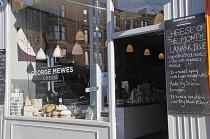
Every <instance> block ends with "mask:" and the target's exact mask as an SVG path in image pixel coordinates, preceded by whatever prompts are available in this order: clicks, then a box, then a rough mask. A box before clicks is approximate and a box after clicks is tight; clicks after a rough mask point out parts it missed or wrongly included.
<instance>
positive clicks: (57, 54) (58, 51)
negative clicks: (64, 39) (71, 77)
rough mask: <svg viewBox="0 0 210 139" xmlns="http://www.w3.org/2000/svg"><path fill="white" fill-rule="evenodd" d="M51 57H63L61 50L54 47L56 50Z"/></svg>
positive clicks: (58, 47)
mask: <svg viewBox="0 0 210 139" xmlns="http://www.w3.org/2000/svg"><path fill="white" fill-rule="evenodd" d="M53 57H57V58H61V57H63V52H62V50H61V48H60V46H59V45H57V46H56V48H55V50H54V52H53Z"/></svg>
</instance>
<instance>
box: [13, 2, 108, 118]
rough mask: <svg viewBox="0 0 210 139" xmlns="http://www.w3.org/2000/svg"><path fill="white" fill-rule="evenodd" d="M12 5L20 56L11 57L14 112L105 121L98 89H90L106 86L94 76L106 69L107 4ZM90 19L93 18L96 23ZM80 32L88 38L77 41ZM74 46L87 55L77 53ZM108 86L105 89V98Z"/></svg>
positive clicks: (15, 44) (15, 113)
mask: <svg viewBox="0 0 210 139" xmlns="http://www.w3.org/2000/svg"><path fill="white" fill-rule="evenodd" d="M93 5H94V3H93ZM95 7H100V8H95ZM12 8H13V9H12V10H13V15H12V17H11V21H12V24H11V25H14V26H12V37H11V38H14V39H12V40H11V44H12V46H14V47H11V49H12V50H11V53H12V54H13V55H17V56H13V57H12V58H11V68H12V69H16V70H15V71H13V72H12V73H11V74H12V75H11V101H10V114H11V115H19V116H20V115H21V116H37V117H54V118H78V119H85V118H86V119H95V120H101V119H100V118H99V119H96V117H97V116H96V112H95V110H96V108H97V105H96V103H95V102H96V99H95V98H97V97H95V96H94V95H95V94H97V93H95V94H94V93H90V91H88V88H89V87H95V86H97V87H99V88H100V87H101V88H102V87H104V86H103V82H102V81H100V82H99V81H98V82H99V83H97V84H96V80H95V79H96V76H98V75H97V74H102V73H104V72H107V60H106V58H105V56H106V54H107V53H106V48H104V43H105V42H104V41H105V40H107V39H106V22H105V21H103V20H104V19H106V10H105V3H99V5H94V6H89V2H87V1H83V0H77V1H68V0H48V1H45V0H39V1H31V2H30V3H29V2H28V1H21V2H20V1H19V0H13V1H12ZM40 16H41V17H40ZM89 17H94V18H93V19H92V18H90V19H91V22H90V21H89ZM90 23H92V24H90ZM96 27H97V28H96ZM78 31H81V32H82V33H83V34H84V38H83V39H79V40H77V39H76V34H77V32H78ZM75 44H78V45H77V46H80V47H79V50H80V51H82V54H78V53H77V54H74V53H72V50H73V48H74V47H75ZM57 48H58V49H57ZM41 50H42V51H41ZM55 50H58V51H55ZM75 51H77V52H78V48H77V50H75ZM39 52H42V53H39ZM55 52H56V56H57V57H55ZM38 54H40V55H38ZM43 55H44V56H43ZM37 57H38V58H37ZM40 57H41V58H43V57H44V58H43V59H40ZM16 65H19V66H18V67H16ZM96 67H97V70H98V71H97V72H96ZM98 68H99V69H100V70H99V69H98ZM26 69H27V70H26ZM26 71H27V72H26ZM99 71H100V72H99ZM98 84H99V85H98ZM106 87H107V86H106ZM107 90H108V89H104V90H103V92H101V93H102V94H104V97H103V98H100V99H101V100H103V99H104V98H105V97H106V95H107V93H108V92H107ZM96 91H98V90H97V89H96V90H95V92H96ZM101 102H103V101H101ZM100 109H101V110H100V111H107V108H106V109H105V108H104V107H103V108H100ZM64 110H65V111H64ZM86 110H88V114H87V113H86V112H85V111H86ZM62 111H64V112H66V114H65V113H64V114H63V113H62ZM67 111H68V112H67ZM87 115H88V116H87ZM99 117H100V116H99Z"/></svg>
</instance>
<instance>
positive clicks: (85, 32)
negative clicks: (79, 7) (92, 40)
mask: <svg viewBox="0 0 210 139" xmlns="http://www.w3.org/2000/svg"><path fill="white" fill-rule="evenodd" d="M88 34H89V31H88V30H87V29H85V30H84V35H85V43H89V36H88Z"/></svg>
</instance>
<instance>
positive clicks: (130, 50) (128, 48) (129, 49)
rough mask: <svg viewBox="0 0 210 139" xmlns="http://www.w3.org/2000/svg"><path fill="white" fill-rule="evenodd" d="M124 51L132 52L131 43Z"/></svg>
mask: <svg viewBox="0 0 210 139" xmlns="http://www.w3.org/2000/svg"><path fill="white" fill-rule="evenodd" d="M126 52H133V46H132V45H131V44H129V45H128V46H127V49H126Z"/></svg>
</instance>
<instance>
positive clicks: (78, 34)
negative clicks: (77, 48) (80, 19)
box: [76, 31, 85, 40]
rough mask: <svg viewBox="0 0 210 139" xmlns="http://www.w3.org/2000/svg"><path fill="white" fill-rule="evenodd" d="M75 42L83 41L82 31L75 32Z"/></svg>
mask: <svg viewBox="0 0 210 139" xmlns="http://www.w3.org/2000/svg"><path fill="white" fill-rule="evenodd" d="M76 40H85V35H84V33H83V32H82V31H78V32H77V35H76Z"/></svg>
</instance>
